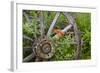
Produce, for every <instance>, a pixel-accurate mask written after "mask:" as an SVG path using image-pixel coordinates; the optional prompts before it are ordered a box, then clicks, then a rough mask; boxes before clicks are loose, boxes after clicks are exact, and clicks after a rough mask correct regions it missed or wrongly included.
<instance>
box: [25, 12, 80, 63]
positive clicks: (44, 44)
mask: <svg viewBox="0 0 100 73" xmlns="http://www.w3.org/2000/svg"><path fill="white" fill-rule="evenodd" d="M39 14H40V16H39V22H40V33H41V36H40V37H38V38H35V39H32V38H30V37H28V36H26V35H24V36H23V39H27V40H30V41H31V42H32V43H33V46H32V47H30V48H31V50H33V52H32V53H31V54H30V55H28V56H27V57H25V58H24V59H23V62H27V61H29V60H31V59H32V58H34V57H35V61H43V60H47V59H49V58H51V57H52V56H53V55H54V53H55V52H56V51H55V50H54V49H55V48H53V47H52V41H51V39H50V35H51V34H52V31H53V28H54V26H55V24H56V21H57V19H58V17H59V15H60V14H61V12H57V13H56V15H55V17H54V19H53V21H52V22H51V25H50V28H49V30H48V32H47V34H45V36H44V27H45V26H44V16H43V12H42V11H39ZM62 14H63V15H64V16H65V17H66V18H67V20H68V21H69V25H67V26H66V27H65V28H64V29H62V30H59V31H58V32H57V33H56V34H55V35H54V36H53V37H54V38H57V39H58V38H59V37H61V36H63V35H64V34H65V33H66V32H67V31H68V30H69V29H73V31H74V35H75V44H76V51H75V53H74V56H73V58H72V59H80V55H81V38H80V31H79V29H78V27H77V24H76V22H75V20H74V18H73V17H72V16H71V15H70V13H67V12H63V13H62ZM25 17H26V19H28V17H27V15H26V14H25ZM40 48H41V49H40Z"/></svg>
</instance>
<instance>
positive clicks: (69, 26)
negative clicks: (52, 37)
mask: <svg viewBox="0 0 100 73" xmlns="http://www.w3.org/2000/svg"><path fill="white" fill-rule="evenodd" d="M71 27H72V25H71V24H69V25H68V26H66V27H65V28H64V29H63V30H62V32H64V33H65V32H67V31H68V30H69V29H70V28H71Z"/></svg>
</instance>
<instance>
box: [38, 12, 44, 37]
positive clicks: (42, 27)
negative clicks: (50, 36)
mask: <svg viewBox="0 0 100 73" xmlns="http://www.w3.org/2000/svg"><path fill="white" fill-rule="evenodd" d="M39 20H40V32H41V36H42V35H43V34H44V15H43V12H42V11H40V17H39Z"/></svg>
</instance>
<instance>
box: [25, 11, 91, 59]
mask: <svg viewBox="0 0 100 73" xmlns="http://www.w3.org/2000/svg"><path fill="white" fill-rule="evenodd" d="M24 12H25V13H26V14H27V16H28V17H27V18H28V19H29V20H28V19H26V18H25V16H24V15H23V34H25V35H28V36H29V37H31V38H33V39H35V38H36V37H38V36H40V31H39V24H40V23H39V22H38V17H39V13H38V11H32V10H23V13H24ZM55 13H56V12H49V11H44V20H45V21H44V24H45V33H46V32H47V31H48V28H49V26H50V24H51V22H52V20H53V18H54V16H55ZM70 14H71V15H73V16H74V17H75V21H76V23H77V26H78V28H79V29H80V31H81V39H82V40H83V45H82V55H81V59H91V14H90V13H85V12H84V13H80V12H70ZM67 24H68V20H67V19H66V18H65V17H64V15H60V16H59V18H58V20H57V23H56V26H55V28H60V29H63V28H64V27H65V26H66V25H67ZM53 34H54V33H52V35H53ZM53 40H54V39H53ZM54 41H55V40H54ZM72 41H73V38H71V36H70V35H69V36H66V35H65V36H63V37H62V38H60V39H59V40H56V41H55V42H56V43H58V42H59V43H60V44H59V43H58V44H57V45H59V46H56V47H55V48H56V53H55V55H54V56H53V57H52V58H51V59H50V60H52V61H54V60H56V61H57V60H71V59H72V57H73V55H74V48H75V46H73V45H71V42H72ZM26 45H27V46H30V45H32V44H31V43H30V42H29V41H27V40H23V47H24V46H26ZM23 55H24V57H25V56H26V55H28V53H25V54H23Z"/></svg>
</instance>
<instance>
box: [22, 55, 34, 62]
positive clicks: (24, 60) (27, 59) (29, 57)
mask: <svg viewBox="0 0 100 73" xmlns="http://www.w3.org/2000/svg"><path fill="white" fill-rule="evenodd" d="M34 57H35V55H34V53H31V54H30V55H28V56H27V57H26V58H24V59H23V62H28V61H30V60H31V59H32V58H34Z"/></svg>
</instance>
